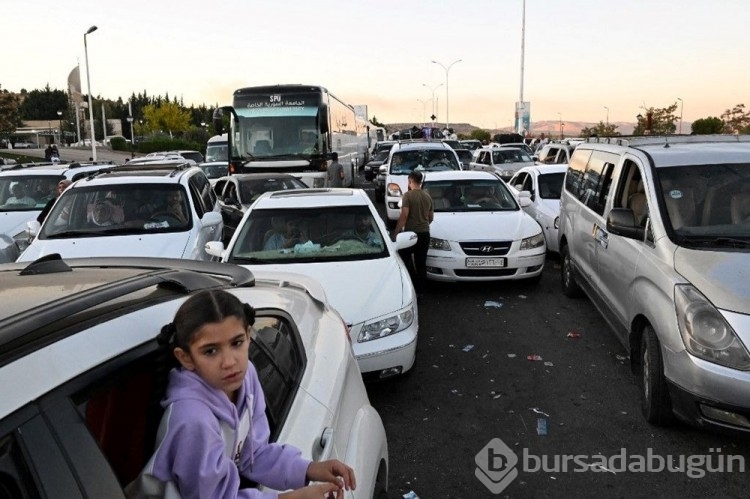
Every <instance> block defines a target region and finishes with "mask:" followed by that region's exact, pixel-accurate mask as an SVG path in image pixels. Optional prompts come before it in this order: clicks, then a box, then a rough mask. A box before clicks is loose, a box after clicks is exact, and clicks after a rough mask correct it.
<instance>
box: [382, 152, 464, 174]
mask: <svg viewBox="0 0 750 499" xmlns="http://www.w3.org/2000/svg"><path fill="white" fill-rule="evenodd" d="M390 169H391V170H390V171H391V173H392V174H394V175H408V174H409V173H411V172H412V171H414V170H423V171H429V172H438V171H450V170H460V169H461V167H460V166H459V165H458V161H456V155H455V154H454V153H453V151H446V150H442V149H422V150H414V151H397V152H395V153H394V154H393V157H392V158H391V166H390Z"/></svg>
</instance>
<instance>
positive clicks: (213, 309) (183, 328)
mask: <svg viewBox="0 0 750 499" xmlns="http://www.w3.org/2000/svg"><path fill="white" fill-rule="evenodd" d="M228 317H236V318H237V319H239V320H241V321H242V323H243V324H244V325H245V328H247V327H248V326H252V325H253V324H254V323H255V309H254V308H253V307H251V306H250V305H248V304H247V303H242V302H241V301H240V300H239V298H237V297H236V296H234V295H233V294H231V293H227V292H226V291H224V290H220V289H218V290H217V289H207V290H203V291H199V292H198V293H196V294H194V295H193V296H191V297H190V298H188V299H187V300H186V301H185V303H183V304H182V305H181V306H180V308H179V309H178V310H177V313H176V314H175V316H174V321H173V322H171V323H169V324H167V325H166V326H164V327H162V329H161V333H160V334H159V342H160V343H162V344H165V343H169V344H172V345H173V346H175V347H180V348H182V349H183V350H185V351H189V350H190V343H191V342H192V340H193V337H194V336H195V333H196V332H197V331H198V330H199V329H200V328H202V327H203V326H205V325H206V324H210V323H215V322H221V321H223V320H224V319H227V318H228Z"/></svg>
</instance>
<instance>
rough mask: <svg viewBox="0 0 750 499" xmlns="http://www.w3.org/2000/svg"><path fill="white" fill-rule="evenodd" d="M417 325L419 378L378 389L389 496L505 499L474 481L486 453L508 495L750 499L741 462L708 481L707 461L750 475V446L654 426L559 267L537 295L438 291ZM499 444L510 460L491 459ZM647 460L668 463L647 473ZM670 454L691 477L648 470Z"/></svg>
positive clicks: (549, 271) (433, 289)
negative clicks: (733, 458) (568, 293)
mask: <svg viewBox="0 0 750 499" xmlns="http://www.w3.org/2000/svg"><path fill="white" fill-rule="evenodd" d="M364 187H365V188H367V187H368V186H367V185H364ZM371 196H372V194H371ZM378 206H379V207H380V208H382V206H383V205H382V204H380V205H378ZM419 321H420V329H419V343H418V347H417V362H416V365H415V367H414V368H413V369H412V371H411V372H409V373H407V374H406V375H405V376H403V377H401V378H398V379H394V380H390V381H385V382H380V383H374V384H370V385H368V392H369V396H370V401H371V403H372V404H373V406H374V407H375V408H376V409H377V410H378V412H379V413H380V415H381V416H382V418H383V421H384V423H385V427H386V432H387V435H388V446H389V456H390V466H391V467H390V474H389V476H390V491H391V497H401V496H402V495H403V494H407V493H409V492H411V491H413V492H414V493H415V494H416V495H417V496H419V497H420V498H422V499H426V498H444V497H455V498H468V497H471V498H474V497H496V495H495V494H493V493H492V492H491V491H490V490H489V488H488V487H486V486H485V485H484V484H483V483H482V482H481V481H480V480H479V478H477V476H476V475H475V472H476V470H477V462H476V461H475V458H476V456H477V454H479V453H480V451H482V453H481V454H480V455H481V456H482V458H483V459H484V461H485V462H490V464H489V465H486V464H483V467H484V468H485V470H487V469H488V468H489V470H488V471H489V472H490V473H489V474H492V476H493V477H494V478H496V479H499V478H500V476H501V475H502V473H503V470H513V469H515V470H516V471H517V473H518V474H517V476H516V477H515V478H513V475H512V473H513V472H512V471H511V472H509V473H508V474H507V475H506V477H507V478H506V480H508V481H507V485H506V486H505V487H504V488H502V487H500V486H499V485H497V484H496V483H494V482H493V481H488V483H489V485H490V486H491V487H493V488H495V491H497V492H498V495H499V496H501V497H598V498H601V497H607V498H609V497H628V498H631V497H655V496H656V497H681V498H687V497H701V498H703V497H719V496H721V497H747V496H748V493H747V478H746V476H747V475H746V474H745V473H742V472H739V471H738V470H737V468H738V464H737V462H733V465H734V469H735V470H734V472H723V473H720V472H710V473H709V472H705V473H704V474H705V476H703V477H697V476H698V475H701V474H702V473H701V471H705V470H706V469H707V466H706V464H705V463H704V464H701V461H700V459H701V458H700V457H697V456H710V459H709V458H703V459H704V460H707V461H708V462H709V463H710V465H711V468H712V469H717V468H719V467H720V466H722V465H723V467H724V469H726V468H727V466H728V464H729V462H728V461H729V460H728V457H727V456H729V455H737V456H741V459H743V460H744V463H745V464H750V452H749V451H748V441H747V440H742V439H737V438H731V437H727V436H722V435H718V434H713V433H708V432H705V431H701V430H697V429H694V428H692V427H689V426H686V425H684V424H680V423H678V424H677V425H676V426H674V427H672V428H660V427H656V426H652V425H649V424H648V423H647V422H645V420H644V419H643V417H642V416H641V412H640V406H639V400H640V399H639V389H638V386H637V383H636V378H635V377H634V375H633V374H632V373H631V371H630V365H629V359H628V358H627V357H626V356H627V352H626V350H625V349H624V347H623V346H622V345H621V344H620V343H619V342H618V341H617V339H616V338H615V336H614V333H612V332H611V330H610V329H609V328H608V326H607V325H606V323H605V322H604V320H603V319H602V318H601V317H600V315H599V314H598V312H597V311H596V309H595V308H594V306H593V304H592V303H591V302H590V301H589V300H587V299H578V300H572V299H569V298H566V297H565V296H564V295H563V294H562V291H561V288H560V265H559V261H558V260H557V259H556V258H549V259H548V261H547V264H546V265H545V270H544V275H543V279H542V281H541V282H540V283H539V284H538V285H536V286H534V285H529V284H522V283H512V282H507V283H485V284H474V283H470V284H466V283H461V284H445V283H431V286H430V287H429V289H428V290H427V292H426V294H425V297H424V299H423V300H422V302H421V304H420V307H419ZM571 332H573V333H578V334H579V335H580V336H579V337H577V338H571V337H568V333H571ZM529 355H538V356H540V357H541V358H542V360H538V361H530V360H527V356H529ZM540 419H541V420H543V421H544V422H543V423H541V422H540V421H539V420H540ZM539 424H546V435H540V434H539V433H538V431H537V428H538V425H539ZM496 438H497V439H500V440H501V441H502V443H504V444H505V445H506V446H507V448H508V450H507V451H502V447H500V444H499V443H498V442H497V441H494V442H493V443H492V444H491V445H490V447H489V448H487V446H488V444H490V442H491V441H493V439H496ZM483 449H484V450H483ZM623 449H624V451H623ZM649 449H650V451H649ZM503 452H505V454H506V455H505V457H502V456H503ZM524 452H525V453H526V455H527V456H529V457H527V458H524V457H523V456H524ZM649 452H650V453H651V455H652V456H657V457H652V458H650V459H651V461H650V463H651V464H648V463H649V461H646V462H645V464H642V465H640V464H639V463H641V461H639V458H638V457H637V456H644V458H645V459H649V458H648V457H647V456H648V453H649ZM512 454H513V455H516V456H517V457H518V459H519V461H518V462H517V464H515V466H513V464H514V463H513V461H512V459H513V458H512ZM597 455H599V456H600V457H596V456H597ZM490 456H494V457H493V458H492V459H490ZM542 456H546V461H542V460H541V459H542V458H541V457H542ZM555 456H558V457H557V458H556V457H555ZM562 456H579V461H573V460H572V457H571V458H568V461H567V467H568V471H567V472H564V471H561V470H559V469H560V468H561V467H562V464H563V460H564V458H563V457H562ZM613 456H614V459H609V458H612V457H613ZM617 456H622V457H619V458H618V457H617ZM659 456H660V457H662V458H663V460H664V467H666V465H667V464H668V463H669V461H668V459H669V456H671V457H672V464H673V466H672V467H673V468H678V467H680V463H681V462H682V465H683V466H682V468H683V469H684V471H675V472H670V471H666V470H663V471H660V472H645V470H646V469H658V467H659ZM689 456H696V457H693V458H690V459H692V461H687V459H688V457H689ZM555 459H557V463H558V464H559V467H558V471H544V470H543V469H541V470H539V471H533V470H534V468H535V467H538V466H540V465H542V464H545V467H546V468H547V469H548V470H554V469H555ZM681 460H682V461H681ZM602 463H603V464H602ZM688 463H692V464H693V466H692V467H690V469H691V470H692V471H691V473H690V474H692V475H694V476H696V478H691V477H690V476H689V475H688V472H687V471H688ZM598 464H602V466H598ZM629 467H630V471H627V470H628V468H629ZM639 469H643V470H644V471H643V472H639V471H638V470H639ZM574 470H576V471H574ZM743 471H744V470H743ZM480 476H484V477H485V479H486V478H487V473H485V474H484V475H482V473H481V472H480ZM498 489H502V490H498ZM404 497H408V496H404Z"/></svg>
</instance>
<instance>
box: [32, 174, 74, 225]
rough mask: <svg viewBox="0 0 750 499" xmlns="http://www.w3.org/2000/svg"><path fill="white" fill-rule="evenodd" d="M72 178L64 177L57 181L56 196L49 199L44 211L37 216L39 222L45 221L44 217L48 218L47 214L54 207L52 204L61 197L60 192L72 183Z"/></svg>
mask: <svg viewBox="0 0 750 499" xmlns="http://www.w3.org/2000/svg"><path fill="white" fill-rule="evenodd" d="M72 183H73V182H71V181H70V180H68V179H66V178H64V179H62V180H61V181H59V182H58V183H57V188H56V189H55V197H53V198H52V199H50V200H49V201H47V204H46V205H45V206H44V208H43V209H42V211H41V212H40V213H39V216H38V217H36V220H37V222H39V223H42V222H44V219H45V218H47V215H48V214H49V212H50V210H51V209H52V206H53V205H54V204H55V201H57V198H59V197H60V194H62V193H63V191H64V190H65V189H67V188H68V186H69V185H70V184H72Z"/></svg>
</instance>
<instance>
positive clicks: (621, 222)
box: [607, 208, 646, 240]
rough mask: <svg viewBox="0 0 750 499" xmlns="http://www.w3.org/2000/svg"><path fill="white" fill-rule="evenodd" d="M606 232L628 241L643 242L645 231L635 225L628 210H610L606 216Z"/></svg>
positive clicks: (632, 216) (631, 212)
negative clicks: (636, 240) (625, 238)
mask: <svg viewBox="0 0 750 499" xmlns="http://www.w3.org/2000/svg"><path fill="white" fill-rule="evenodd" d="M607 231H609V233H611V234H615V235H617V236H622V237H627V238H628V239H638V240H643V239H644V238H645V235H646V229H645V228H643V227H639V226H638V225H636V223H635V215H633V210H631V209H630V208H612V209H611V210H610V212H609V214H608V215H607Z"/></svg>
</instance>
